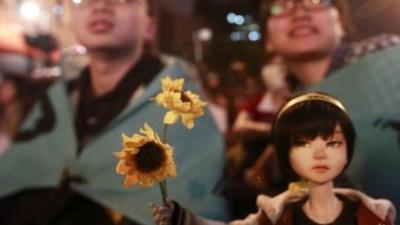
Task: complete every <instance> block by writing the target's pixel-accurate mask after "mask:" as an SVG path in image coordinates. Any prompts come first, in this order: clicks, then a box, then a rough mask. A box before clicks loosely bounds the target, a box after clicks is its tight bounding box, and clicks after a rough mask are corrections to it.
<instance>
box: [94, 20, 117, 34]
mask: <svg viewBox="0 0 400 225" xmlns="http://www.w3.org/2000/svg"><path fill="white" fill-rule="evenodd" d="M88 27H89V30H90V31H91V32H93V33H96V34H101V33H107V32H109V31H111V30H112V29H113V28H114V24H113V23H112V22H111V21H109V20H106V19H96V20H93V21H91V22H90V23H89V26H88Z"/></svg>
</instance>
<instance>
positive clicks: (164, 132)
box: [162, 124, 168, 143]
mask: <svg viewBox="0 0 400 225" xmlns="http://www.w3.org/2000/svg"><path fill="white" fill-rule="evenodd" d="M167 129H168V124H164V131H163V140H162V141H163V142H164V143H167Z"/></svg>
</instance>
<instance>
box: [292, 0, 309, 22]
mask: <svg viewBox="0 0 400 225" xmlns="http://www.w3.org/2000/svg"><path fill="white" fill-rule="evenodd" d="M292 10H293V11H292V15H293V16H294V17H296V18H302V17H305V16H308V13H309V9H307V7H306V6H304V4H303V2H302V1H298V2H295V4H294V6H293V9H292Z"/></svg>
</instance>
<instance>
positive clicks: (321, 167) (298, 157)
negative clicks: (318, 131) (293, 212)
mask: <svg viewBox="0 0 400 225" xmlns="http://www.w3.org/2000/svg"><path fill="white" fill-rule="evenodd" d="M289 160H290V164H291V166H292V168H293V170H294V171H295V172H296V173H297V174H298V175H299V176H300V177H302V178H304V179H306V180H308V181H309V182H312V183H314V184H325V183H327V182H330V181H332V180H333V179H335V178H336V177H337V176H338V175H339V174H340V173H341V172H342V171H343V168H344V167H345V165H346V164H347V145H346V139H345V137H344V135H343V132H342V129H341V128H340V126H339V125H336V128H335V132H334V134H333V135H332V136H330V137H328V138H327V139H323V138H322V137H321V136H318V137H316V138H315V139H313V140H300V141H299V142H298V143H295V145H294V146H293V147H292V148H291V149H290V152H289Z"/></svg>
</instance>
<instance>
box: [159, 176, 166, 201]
mask: <svg viewBox="0 0 400 225" xmlns="http://www.w3.org/2000/svg"><path fill="white" fill-rule="evenodd" d="M158 184H159V186H160V191H161V197H162V201H163V204H164V206H166V205H167V181H166V180H163V181H161V182H159V183H158Z"/></svg>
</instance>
